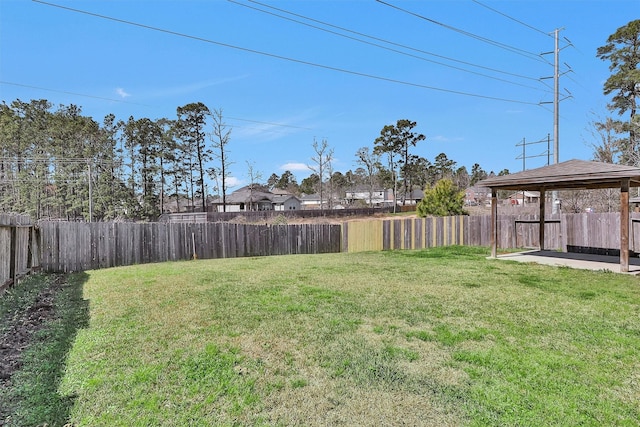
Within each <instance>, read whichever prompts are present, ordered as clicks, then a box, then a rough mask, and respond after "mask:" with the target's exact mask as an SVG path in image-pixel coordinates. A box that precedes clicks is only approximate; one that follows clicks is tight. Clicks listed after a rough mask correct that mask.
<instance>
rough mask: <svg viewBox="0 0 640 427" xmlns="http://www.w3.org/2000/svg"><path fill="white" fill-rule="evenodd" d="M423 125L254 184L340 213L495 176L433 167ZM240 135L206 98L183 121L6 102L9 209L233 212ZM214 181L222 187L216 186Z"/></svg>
mask: <svg viewBox="0 0 640 427" xmlns="http://www.w3.org/2000/svg"><path fill="white" fill-rule="evenodd" d="M416 125H417V124H416V122H412V121H410V120H398V121H397V123H396V124H393V125H387V126H384V128H383V129H382V130H381V133H380V136H379V137H378V138H377V139H376V140H375V141H374V143H373V147H362V148H360V149H358V150H357V152H356V153H355V157H356V158H355V162H356V163H357V165H358V167H357V168H356V169H355V170H349V171H347V172H346V173H342V172H340V171H335V170H334V169H333V165H332V161H333V149H332V148H331V147H330V146H329V144H328V142H327V141H326V140H322V141H315V140H314V141H313V144H312V148H313V150H314V155H313V156H312V157H311V158H310V159H311V162H310V164H309V170H310V172H311V173H310V175H309V176H308V177H307V178H305V179H303V180H302V182H301V183H300V184H298V183H297V181H296V178H295V176H294V175H293V173H291V172H290V171H285V172H284V173H283V174H282V175H277V174H275V173H274V174H272V175H271V176H270V177H269V178H268V179H267V181H266V182H264V183H260V182H258V180H260V179H261V174H260V173H257V172H255V169H254V166H253V165H252V164H249V163H248V168H249V171H250V175H251V180H252V184H263V185H265V186H267V187H269V188H271V189H274V188H280V189H285V190H287V191H289V192H291V193H292V194H296V195H302V194H316V193H317V194H319V195H320V197H321V201H322V204H323V206H325V207H329V208H331V207H334V206H335V205H336V204H338V203H345V194H346V192H347V191H349V190H360V191H362V189H363V188H366V189H368V190H369V194H373V192H374V191H379V190H380V189H393V190H394V194H397V195H398V201H399V202H403V203H404V202H405V201H406V199H407V198H408V197H409V194H410V193H411V191H412V190H414V189H424V188H425V186H429V185H433V184H434V183H436V182H437V181H438V180H440V179H442V178H449V179H451V180H453V181H454V182H455V184H456V186H457V187H458V188H465V187H467V186H469V185H473V184H474V183H475V182H477V181H479V180H481V179H483V178H485V177H486V176H487V173H486V172H485V171H484V170H483V169H482V168H481V167H480V165H479V164H475V165H473V167H472V170H471V173H469V172H468V171H467V169H466V167H464V166H462V167H458V166H457V164H456V162H455V161H453V160H451V159H449V158H448V157H447V156H446V154H444V153H441V154H439V155H438V156H436V158H435V159H434V161H433V162H431V161H429V160H427V159H425V158H423V157H420V156H417V155H414V154H412V153H411V148H412V147H415V146H416V145H417V143H418V142H420V141H423V140H424V139H425V137H424V135H421V134H417V133H415V132H413V128H414V127H415V126H416ZM231 130H232V129H231V128H230V127H229V126H227V125H226V123H225V122H224V117H223V114H222V110H213V111H212V110H210V109H209V108H208V107H207V106H206V105H204V104H203V103H201V102H198V103H191V104H187V105H185V106H182V107H178V108H177V109H176V118H175V119H168V118H162V119H158V120H151V119H149V118H139V119H136V118H134V117H129V118H128V119H127V120H116V118H115V116H114V115H113V114H109V115H107V116H106V117H105V118H104V120H103V121H102V123H99V122H97V121H96V120H94V119H93V118H91V117H88V116H85V115H83V114H82V110H81V108H80V107H79V106H76V105H69V106H64V105H61V106H58V107H57V108H53V105H52V104H51V103H50V102H49V101H47V100H43V99H41V100H32V101H30V102H23V101H21V100H15V101H13V102H11V103H10V104H7V103H6V102H4V101H3V102H2V104H0V211H3V212H20V213H26V214H29V215H31V216H32V217H34V218H36V219H41V218H49V219H66V220H85V221H89V220H91V221H104V220H115V219H135V220H155V219H157V218H158V216H159V215H160V214H161V213H162V212H163V207H164V206H167V205H169V204H171V206H172V210H173V211H186V210H192V209H196V210H206V209H207V206H206V203H207V197H206V196H207V195H210V194H213V193H217V194H218V196H219V199H218V200H219V202H220V204H221V205H222V206H223V209H224V207H225V206H226V196H227V193H228V190H229V189H228V185H227V181H228V178H229V165H230V159H229V155H228V150H227V146H228V144H229V142H230V134H231ZM383 158H384V159H385V160H383ZM212 164H215V165H216V166H211V165H212ZM206 182H214V183H215V184H214V188H207V186H206ZM356 203H363V202H362V201H360V202H356ZM364 203H365V204H366V203H367V202H366V201H365V202H364ZM368 204H371V200H369V201H368Z"/></svg>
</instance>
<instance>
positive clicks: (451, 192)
mask: <svg viewBox="0 0 640 427" xmlns="http://www.w3.org/2000/svg"><path fill="white" fill-rule="evenodd" d="M463 206H464V191H460V190H458V189H457V188H456V186H455V185H454V184H453V181H451V180H450V179H441V180H440V181H438V182H437V183H436V185H435V186H434V187H431V188H426V189H425V190H424V198H423V199H422V200H421V201H420V202H418V206H417V208H416V210H417V213H418V216H420V217H426V216H428V215H434V216H448V215H466V214H467V213H466V212H465V210H464V208H463Z"/></svg>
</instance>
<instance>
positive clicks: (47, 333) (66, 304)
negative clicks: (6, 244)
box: [0, 274, 88, 427]
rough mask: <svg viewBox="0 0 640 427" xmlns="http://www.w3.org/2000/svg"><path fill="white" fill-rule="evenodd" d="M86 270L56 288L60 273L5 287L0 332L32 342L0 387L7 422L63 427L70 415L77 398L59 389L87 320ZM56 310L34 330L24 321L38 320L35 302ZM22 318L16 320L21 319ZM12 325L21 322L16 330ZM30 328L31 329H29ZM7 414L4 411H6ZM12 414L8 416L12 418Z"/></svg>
mask: <svg viewBox="0 0 640 427" xmlns="http://www.w3.org/2000/svg"><path fill="white" fill-rule="evenodd" d="M83 277H84V276H83V275H82V274H76V275H75V276H74V278H73V280H71V281H69V282H67V283H65V284H64V285H62V287H61V289H60V290H59V292H51V289H52V288H56V287H57V286H59V285H57V284H55V283H53V284H52V282H55V281H56V280H57V276H53V275H50V276H45V275H36V276H31V277H29V278H28V279H26V280H24V281H23V282H21V283H19V284H18V285H16V286H14V287H13V288H10V289H9V290H8V291H6V292H5V293H4V294H3V295H2V298H0V319H3V320H4V321H3V322H2V325H0V334H5V333H17V334H21V335H22V336H25V334H26V333H33V335H32V336H31V338H29V345H28V347H27V348H26V350H25V351H24V352H23V354H22V355H21V365H22V366H21V369H20V370H19V371H17V372H16V373H15V375H14V376H13V377H12V379H11V383H10V387H9V388H6V387H4V388H0V408H2V410H0V415H2V416H0V424H2V425H6V426H20V427H22V426H36V425H37V426H40V425H44V424H45V422H46V425H47V426H49V427H55V426H63V425H64V424H66V422H67V420H68V419H69V413H70V409H71V406H72V405H73V396H71V395H67V394H65V395H61V394H60V393H58V387H59V384H60V381H61V379H62V376H63V374H64V364H65V361H66V356H67V352H68V351H69V349H70V347H71V345H72V343H73V339H74V336H75V334H76V332H77V330H78V328H80V327H82V326H84V325H85V324H86V321H87V320H88V319H87V316H88V310H87V307H86V304H84V303H83V301H82V281H83ZM49 298H52V299H51V303H52V307H53V313H54V314H52V316H51V317H50V318H49V317H47V319H46V320H45V322H44V323H43V324H42V325H40V326H39V328H38V329H36V330H35V331H33V330H31V327H29V326H26V327H25V326H22V327H21V326H20V324H21V323H22V324H25V323H27V324H28V323H31V322H34V321H37V318H36V319H34V318H33V315H32V316H31V317H23V314H24V313H29V312H33V311H36V310H33V308H34V305H35V306H36V307H37V304H38V303H40V304H43V301H45V302H44V304H45V305H47V304H49ZM16 320H17V321H16ZM8 325H18V329H17V330H15V331H9V330H7V326H8ZM28 331H29V332H28ZM3 412H4V413H3ZM7 415H8V416H7ZM3 422H4V424H3Z"/></svg>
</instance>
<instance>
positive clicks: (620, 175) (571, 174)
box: [478, 159, 640, 190]
mask: <svg viewBox="0 0 640 427" xmlns="http://www.w3.org/2000/svg"><path fill="white" fill-rule="evenodd" d="M625 179H629V185H630V186H632V187H640V168H636V167H633V166H624V165H614V164H610V163H600V162H592V161H586V160H575V159H574V160H568V161H566V162H562V163H557V164H554V165H550V166H544V167H541V168H537V169H530V170H526V171H523V172H518V173H514V174H511V175H504V176H494V177H491V178H487V179H485V180H482V181H480V182H479V183H478V185H481V186H483V187H489V188H492V189H500V190H540V189H545V190H560V189H588V188H612V187H617V186H619V185H620V183H621V182H622V180H625Z"/></svg>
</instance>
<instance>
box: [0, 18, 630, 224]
mask: <svg viewBox="0 0 640 427" xmlns="http://www.w3.org/2000/svg"><path fill="white" fill-rule="evenodd" d="M597 57H598V58H599V59H601V60H603V61H609V62H610V66H609V69H610V71H611V76H610V77H609V78H608V79H607V81H606V82H605V83H604V87H603V91H604V93H605V94H606V95H611V96H612V99H611V103H610V104H609V105H608V109H609V110H610V111H611V112H612V113H615V114H616V115H617V116H612V117H607V118H606V119H599V120H597V121H594V122H593V123H592V125H593V134H594V135H593V137H594V138H593V140H592V142H591V145H592V147H593V152H594V160H598V161H603V162H610V163H621V164H627V165H633V166H640V116H639V115H638V114H637V100H638V97H640V69H639V64H640V20H634V21H631V22H629V23H628V24H627V25H625V26H622V27H620V28H618V29H617V30H616V32H615V33H613V34H612V35H611V36H610V37H609V38H608V39H607V42H606V44H605V45H604V46H602V47H600V48H598V50H597ZM416 125H417V123H416V122H414V121H411V120H408V119H401V120H398V121H397V122H396V123H394V124H389V125H386V126H384V127H383V128H382V130H381V131H380V135H379V136H378V137H377V138H376V139H375V141H374V142H373V146H372V147H361V148H359V149H358V150H357V151H356V153H355V162H356V164H357V165H358V167H357V168H355V170H349V171H347V172H346V173H342V172H339V171H335V170H334V169H333V165H332V161H333V149H332V148H331V147H330V146H329V143H328V141H326V140H322V141H315V140H314V141H313V144H312V148H313V151H314V154H313V156H312V157H311V161H312V162H311V164H310V165H309V169H310V171H311V172H312V173H311V174H310V176H308V177H307V178H305V179H303V180H302V182H301V183H300V184H298V183H297V182H296V179H295V176H294V175H293V174H292V173H291V172H290V171H285V172H284V173H283V174H282V175H277V174H275V173H274V174H272V175H271V176H269V178H268V179H267V181H266V183H263V184H265V185H266V186H268V187H269V188H272V189H273V188H281V189H286V190H288V191H290V192H291V193H293V194H298V195H300V194H312V193H318V194H319V195H320V198H321V203H323V205H325V201H326V205H327V206H328V207H332V206H331V205H332V204H333V203H338V202H339V201H342V202H344V194H345V192H346V191H347V190H353V189H362V188H366V189H368V190H369V194H370V195H371V194H373V192H374V191H375V190H378V189H393V193H394V195H395V197H397V198H398V203H405V202H406V201H407V199H408V198H409V197H410V194H411V191H412V190H414V189H425V188H433V187H434V186H435V185H436V183H438V182H440V181H441V180H443V179H447V180H450V181H451V183H452V185H453V187H451V188H454V189H455V190H456V191H459V190H461V189H464V188H466V187H469V186H472V185H474V184H475V183H476V182H478V181H480V180H481V179H483V178H485V177H486V176H487V175H488V174H487V172H485V171H484V170H483V169H482V167H481V166H480V165H479V164H478V163H476V164H474V165H473V166H472V168H471V171H468V170H467V169H466V167H464V166H458V165H457V163H456V162H455V161H454V160H451V159H449V158H448V157H447V155H446V154H445V153H440V154H438V155H437V156H436V157H435V158H434V159H433V160H432V161H430V160H428V159H426V158H424V157H421V156H418V155H415V154H414V152H413V151H414V148H415V147H416V146H417V145H418V144H419V143H421V142H422V141H425V139H426V138H425V136H424V135H422V134H420V133H417V132H415V131H414V129H415V127H416ZM230 135H231V128H230V127H229V126H227V125H226V123H225V122H224V117H223V114H222V110H221V109H220V110H215V109H214V110H213V111H212V110H209V108H208V107H207V106H206V105H204V104H203V103H201V102H197V103H191V104H187V105H184V106H182V107H178V108H177V109H176V116H175V118H173V119H168V118H162V119H158V120H151V119H148V118H138V119H136V118H134V117H129V118H128V119H127V120H117V119H116V117H115V116H114V115H113V114H109V115H107V116H106V117H105V118H104V119H103V121H102V122H101V123H99V122H97V121H96V120H94V119H93V118H91V117H87V116H85V115H83V114H82V111H81V108H80V107H79V106H76V105H73V104H72V105H68V106H65V105H60V106H58V107H57V108H55V109H54V108H53V105H52V104H51V103H50V102H49V101H47V100H44V99H41V100H32V101H30V102H23V101H21V100H15V101H13V102H11V103H9V104H7V103H6V102H5V101H2V104H0V212H19V213H26V214H29V215H31V216H32V217H33V218H35V219H40V218H61V219H68V220H78V219H81V220H96V221H100V220H114V219H118V218H122V219H136V220H154V219H156V218H157V217H158V216H159V215H160V214H161V213H162V212H163V209H164V206H167V205H168V203H169V202H170V201H171V203H172V206H173V207H174V208H173V209H174V210H176V211H184V210H187V209H196V208H199V209H203V210H204V209H206V207H207V206H206V203H207V197H206V196H207V194H211V193H214V194H218V195H219V196H220V199H221V205H222V207H223V210H224V208H225V207H226V195H227V192H228V185H227V183H228V178H229V173H230V172H229V165H230V159H229V155H228V151H227V146H228V144H229V142H230ZM212 164H215V166H211V165H212ZM248 167H249V175H250V177H251V183H252V184H253V183H258V182H257V181H258V180H259V179H261V174H259V173H256V171H255V169H254V166H253V165H252V164H250V163H248ZM506 173H509V171H508V170H502V171H500V172H499V175H500V174H506ZM207 178H208V180H207ZM207 181H209V182H214V183H215V184H214V187H215V188H209V189H207V188H206V182H207ZM597 197H598V198H602V197H603V196H602V195H598V196H597ZM565 200H567V201H569V200H571V205H572V208H571V209H573V210H581V209H582V208H583V206H582V204H583V203H582V202H581V201H580V200H578V199H577V198H575V197H573V196H572V195H571V194H567V195H566V196H565ZM196 203H199V204H200V206H198V207H196ZM361 203H362V202H361ZM364 203H368V204H372V200H371V199H370V200H369V201H365V202H364ZM585 203H589V204H591V205H592V204H593V200H589V201H588V202H585ZM609 209H611V207H610V204H609Z"/></svg>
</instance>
